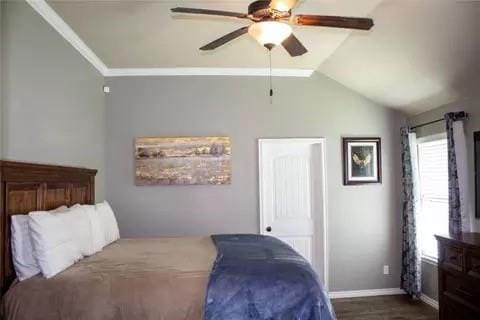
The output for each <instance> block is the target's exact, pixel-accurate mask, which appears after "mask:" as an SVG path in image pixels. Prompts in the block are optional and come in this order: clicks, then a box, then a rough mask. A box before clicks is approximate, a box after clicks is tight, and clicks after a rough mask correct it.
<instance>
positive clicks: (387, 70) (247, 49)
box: [48, 0, 480, 114]
mask: <svg viewBox="0 0 480 320" xmlns="http://www.w3.org/2000/svg"><path fill="white" fill-rule="evenodd" d="M249 2H250V1H249V0H224V1H218V0H199V1H194V0H178V1H175V0H155V1H134V0H128V1H127V0H116V1H104V0H97V1H95V0H94V1H82V0H80V1H78V0H63V1H57V0H51V1H48V3H49V4H50V6H51V7H52V8H53V9H54V10H55V11H56V12H57V13H58V15H60V16H61V17H62V18H63V20H64V21H65V22H66V23H67V24H68V25H69V26H70V27H71V28H72V29H73V30H74V31H75V32H76V33H77V34H78V35H79V36H80V38H81V39H82V40H83V41H84V42H85V43H86V44H87V45H88V46H89V47H90V49H92V50H93V51H94V52H95V54H96V55H97V56H98V57H99V58H100V59H101V60H102V61H103V62H104V63H105V64H106V65H107V66H108V67H109V68H171V67H204V68H209V67H212V68H221V67H232V68H244V67H248V68H265V67H267V66H268V56H267V53H266V50H265V49H264V48H262V47H261V46H260V45H259V44H258V43H257V42H256V41H255V40H254V39H253V38H251V37H250V36H248V35H247V36H243V37H241V38H239V39H237V40H235V41H232V42H231V43H229V44H227V45H225V46H223V47H221V48H219V49H217V50H215V51H212V52H201V51H200V50H198V48H199V47H201V46H202V45H204V44H206V43H208V42H210V41H212V40H214V39H216V38H218V37H220V36H223V35H224V34H226V33H229V32H231V31H233V30H235V29H238V28H239V27H241V26H245V25H248V24H249V23H248V22H249V21H245V20H240V19H235V18H221V17H214V18H212V17H205V16H194V17H192V16H186V15H179V14H171V13H170V10H169V9H170V8H172V7H176V6H187V7H198V8H210V9H220V10H230V11H238V12H246V11H247V6H248V4H249ZM294 13H310V14H330V15H345V16H367V17H372V18H374V20H375V26H374V28H373V30H372V31H369V32H365V31H347V30H340V29H332V28H318V27H295V28H294V33H295V34H296V35H297V37H298V38H299V39H300V40H301V41H302V42H303V43H304V45H305V46H306V47H307V48H308V50H309V52H308V53H307V54H305V55H304V56H301V57H296V58H291V57H290V56H289V55H288V54H287V53H286V52H285V50H283V48H276V49H275V50H274V52H273V54H272V60H273V66H274V67H275V68H297V69H314V70H317V71H318V72H321V73H324V74H325V75H327V76H329V77H331V78H333V79H335V80H336V81H338V82H340V83H342V84H343V85H345V86H347V87H349V88H351V89H353V90H355V91H357V92H359V93H360V94H363V95H365V96H367V97H368V98H370V99H372V100H374V101H377V102H378V103H380V104H382V105H385V106H388V107H394V108H398V109H401V110H403V111H405V112H407V113H409V114H416V113H419V112H422V111H426V110H429V109H432V108H435V107H438V106H440V105H442V104H446V103H450V102H452V101H455V100H456V99H458V98H459V97H465V96H468V95H469V94H470V93H471V92H474V91H475V90H477V91H478V90H479V89H480V76H479V75H480V36H479V32H480V18H479V17H480V1H477V0H383V1H382V0H303V1H301V2H300V3H299V5H298V6H297V7H296V8H295V10H294Z"/></svg>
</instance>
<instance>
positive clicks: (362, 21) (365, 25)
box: [293, 14, 373, 30]
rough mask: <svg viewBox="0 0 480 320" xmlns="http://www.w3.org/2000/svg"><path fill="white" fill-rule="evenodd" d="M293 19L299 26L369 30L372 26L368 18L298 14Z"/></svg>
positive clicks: (371, 21)
mask: <svg viewBox="0 0 480 320" xmlns="http://www.w3.org/2000/svg"><path fill="white" fill-rule="evenodd" d="M293 21H294V22H295V23H296V24H298V25H301V26H319V27H332V28H345V29H358V30H370V29H371V28H372V27H373V20H372V19H370V18H352V17H338V16H316V15H308V14H299V15H296V16H295V17H294V20H293Z"/></svg>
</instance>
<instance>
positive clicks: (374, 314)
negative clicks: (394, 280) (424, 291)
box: [332, 295, 438, 320]
mask: <svg viewBox="0 0 480 320" xmlns="http://www.w3.org/2000/svg"><path fill="white" fill-rule="evenodd" d="M332 303H333V308H334V309H335V312H336V313H337V318H338V320H437V319H438V312H437V310H435V309H434V308H432V307H430V306H429V305H427V304H425V303H423V302H421V301H412V300H410V299H409V298H408V297H407V296H405V295H402V296H381V297H368V298H351V299H333V300H332Z"/></svg>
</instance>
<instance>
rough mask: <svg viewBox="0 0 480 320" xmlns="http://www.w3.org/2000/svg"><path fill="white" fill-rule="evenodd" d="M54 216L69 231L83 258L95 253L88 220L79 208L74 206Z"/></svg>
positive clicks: (83, 211)
mask: <svg viewBox="0 0 480 320" xmlns="http://www.w3.org/2000/svg"><path fill="white" fill-rule="evenodd" d="M54 215H55V216H56V217H58V219H60V221H62V222H63V223H64V225H65V226H66V228H68V229H69V231H70V235H71V237H72V240H73V242H74V243H75V245H76V246H77V248H78V249H80V253H81V254H82V255H83V256H91V255H93V254H95V253H96V251H95V246H94V244H93V235H92V225H91V223H90V218H89V215H88V214H87V213H86V212H85V210H84V209H83V208H82V207H81V206H74V207H71V208H70V209H69V210H68V211H66V212H60V213H54Z"/></svg>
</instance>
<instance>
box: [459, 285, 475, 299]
mask: <svg viewBox="0 0 480 320" xmlns="http://www.w3.org/2000/svg"><path fill="white" fill-rule="evenodd" d="M457 291H458V292H459V293H461V294H463V295H465V296H468V297H473V294H472V293H470V292H468V291H467V290H466V289H464V288H463V287H462V286H459V287H458V288H457Z"/></svg>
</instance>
